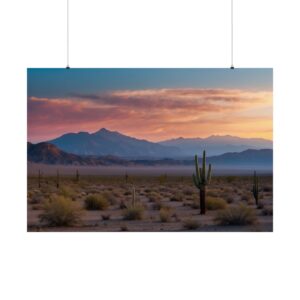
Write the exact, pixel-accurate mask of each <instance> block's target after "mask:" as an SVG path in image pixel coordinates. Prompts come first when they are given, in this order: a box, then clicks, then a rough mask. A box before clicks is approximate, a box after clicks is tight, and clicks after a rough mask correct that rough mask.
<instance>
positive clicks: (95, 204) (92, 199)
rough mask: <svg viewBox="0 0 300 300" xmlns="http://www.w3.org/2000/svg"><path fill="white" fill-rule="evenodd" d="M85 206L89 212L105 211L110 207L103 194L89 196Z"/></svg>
mask: <svg viewBox="0 0 300 300" xmlns="http://www.w3.org/2000/svg"><path fill="white" fill-rule="evenodd" d="M84 204H85V209H87V210H105V209H107V208H108V206H109V203H108V201H107V199H106V198H104V196H103V195H101V194H94V195H89V196H87V197H86V199H85V201H84Z"/></svg>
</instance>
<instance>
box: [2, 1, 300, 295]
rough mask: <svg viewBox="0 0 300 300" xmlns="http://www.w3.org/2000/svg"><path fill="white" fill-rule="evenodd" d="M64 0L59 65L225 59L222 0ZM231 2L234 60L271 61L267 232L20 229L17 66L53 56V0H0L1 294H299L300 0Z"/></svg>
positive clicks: (226, 13)
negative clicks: (270, 218)
mask: <svg viewBox="0 0 300 300" xmlns="http://www.w3.org/2000/svg"><path fill="white" fill-rule="evenodd" d="M70 2H71V8H70V17H71V20H70V25H71V28H70V29H71V35H70V47H71V48H70V65H71V67H229V66H230V0H181V1H180V0H169V1H168V0H151V1H149V0H148V1H147V0H119V1H117V0H105V1H104V0H70ZM235 4H236V5H235V14H236V15H235V23H236V27H235V66H236V67H273V68H274V109H275V111H274V112H275V114H274V118H275V119H274V120H275V123H274V130H275V135H274V137H275V138H274V140H275V184H274V185H275V216H274V220H275V232H274V233H271V234H270V233H269V234H267V233H250V234H249V233H235V234H224V233H215V234H213V233H211V234H210V233H199V234H190V233H186V234H171V233H170V234H138V233H135V234H132V233H131V234H130V233H129V234H117V233H115V234H92V233H86V234H79V233H72V234H54V233H53V234H51V233H50V234H38V233H36V234H35V233H26V200H25V194H26V68H27V67H65V66H66V35H65V33H66V30H65V23H66V19H65V16H66V11H65V9H66V1H65V0H43V1H41V0H26V1H24V0H15V1H1V2H0V43H1V46H0V72H1V73H0V76H1V81H0V92H1V93H0V97H1V104H0V105H1V109H0V122H1V146H0V149H1V150H0V151H1V154H0V159H1V164H0V166H1V167H0V176H1V178H0V182H1V197H0V201H1V206H0V230H1V235H0V238H1V246H0V252H1V255H0V276H1V277H2V278H1V279H0V280H1V286H2V287H1V289H0V297H1V299H5V300H9V299H32V300H34V299H44V300H48V299H51V300H52V299H99V298H100V299H114V300H115V299H145V300H147V299H189V300H192V299H201V298H202V299H206V300H209V299H230V300H235V299H243V300H248V299H251V300H253V299H273V298H275V297H276V298H278V299H283V298H285V299H299V296H300V295H299V289H298V287H297V283H298V280H299V276H296V275H298V273H299V268H300V263H299V253H300V251H299V250H300V249H299V243H298V244H297V242H298V241H299V211H300V204H299V203H300V199H299V190H297V187H298V186H299V173H298V172H299V171H298V167H299V155H300V154H299V128H300V126H299V91H298V89H299V67H300V60H299V53H300V49H299V48H300V47H299V45H300V44H299V28H300V24H299V23H300V18H299V1H298V0H294V1H293V0H285V1H279V0H278V1H276V0H235ZM297 127H298V128H297ZM297 277H298V278H297Z"/></svg>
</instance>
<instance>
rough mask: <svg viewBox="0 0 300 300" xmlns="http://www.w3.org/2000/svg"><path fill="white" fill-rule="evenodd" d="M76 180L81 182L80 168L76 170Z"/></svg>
mask: <svg viewBox="0 0 300 300" xmlns="http://www.w3.org/2000/svg"><path fill="white" fill-rule="evenodd" d="M75 181H76V182H79V171H78V169H77V170H76V175H75Z"/></svg>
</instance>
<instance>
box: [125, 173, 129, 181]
mask: <svg viewBox="0 0 300 300" xmlns="http://www.w3.org/2000/svg"><path fill="white" fill-rule="evenodd" d="M128 178H129V175H128V174H127V172H126V173H125V182H126V183H127V182H128Z"/></svg>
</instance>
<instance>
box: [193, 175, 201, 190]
mask: <svg viewBox="0 0 300 300" xmlns="http://www.w3.org/2000/svg"><path fill="white" fill-rule="evenodd" d="M193 181H194V184H195V186H196V187H197V188H199V187H200V183H199V182H198V181H197V178H196V176H195V174H193Z"/></svg>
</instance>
